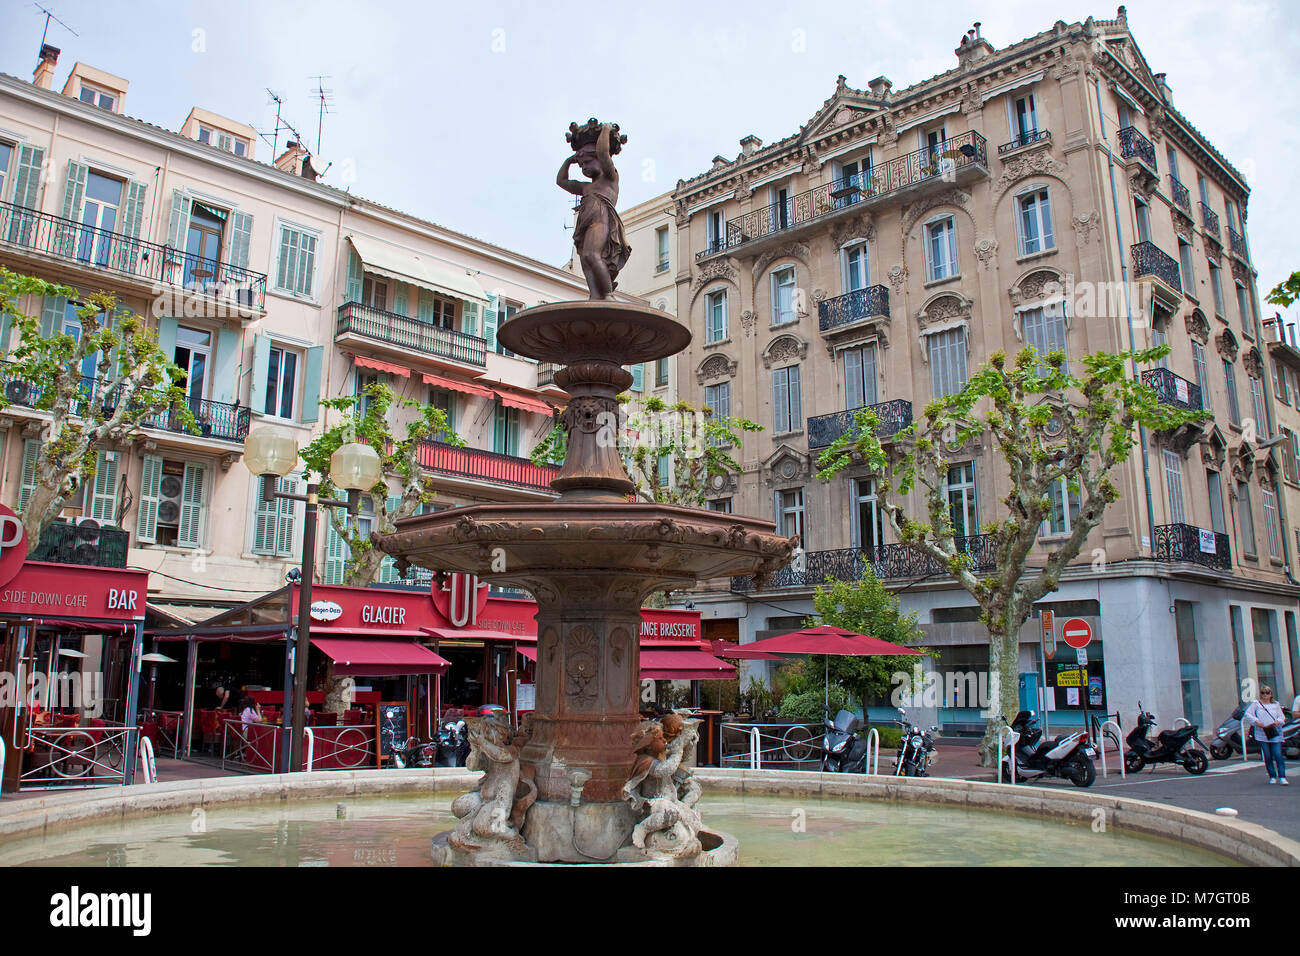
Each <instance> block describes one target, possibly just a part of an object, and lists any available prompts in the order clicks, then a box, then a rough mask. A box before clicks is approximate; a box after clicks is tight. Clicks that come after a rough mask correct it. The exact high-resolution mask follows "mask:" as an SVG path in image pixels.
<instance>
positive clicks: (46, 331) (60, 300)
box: [41, 295, 68, 339]
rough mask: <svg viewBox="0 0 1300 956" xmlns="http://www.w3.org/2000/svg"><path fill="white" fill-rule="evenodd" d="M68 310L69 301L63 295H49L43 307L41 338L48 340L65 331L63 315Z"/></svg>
mask: <svg viewBox="0 0 1300 956" xmlns="http://www.w3.org/2000/svg"><path fill="white" fill-rule="evenodd" d="M67 310H68V300H67V299H66V298H64V297H63V296H61V295H47V296H45V301H44V303H43V304H42V305H41V338H43V339H48V338H49V337H50V336H52V335H54V334H55V333H56V332H62V331H63V315H64V313H65V312H67Z"/></svg>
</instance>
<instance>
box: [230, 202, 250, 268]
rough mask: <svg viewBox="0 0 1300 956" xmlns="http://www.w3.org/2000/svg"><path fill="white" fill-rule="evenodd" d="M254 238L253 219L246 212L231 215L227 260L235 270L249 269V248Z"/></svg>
mask: <svg viewBox="0 0 1300 956" xmlns="http://www.w3.org/2000/svg"><path fill="white" fill-rule="evenodd" d="M252 237H253V217H252V216H250V215H249V214H248V213H246V212H232V213H231V214H230V251H229V252H228V253H227V254H226V258H227V261H228V262H229V263H230V264H231V265H232V266H234V267H235V268H237V269H247V268H248V246H249V243H250V242H251V241H252ZM241 278H242V277H241Z"/></svg>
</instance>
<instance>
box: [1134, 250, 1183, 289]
mask: <svg viewBox="0 0 1300 956" xmlns="http://www.w3.org/2000/svg"><path fill="white" fill-rule="evenodd" d="M1133 274H1134V276H1136V277H1141V276H1155V277H1156V278H1157V279H1159V280H1160V281H1161V282H1163V283H1164V284H1165V285H1167V286H1169V288H1171V289H1173V290H1174V291H1175V292H1182V291H1183V284H1182V280H1181V279H1180V278H1179V275H1178V261H1177V260H1176V259H1175V258H1174V257H1173V256H1171V255H1169V254H1168V253H1167V252H1165V251H1164V250H1163V249H1161V248H1160V247H1159V246H1157V245H1156V244H1155V243H1154V242H1135V243H1133Z"/></svg>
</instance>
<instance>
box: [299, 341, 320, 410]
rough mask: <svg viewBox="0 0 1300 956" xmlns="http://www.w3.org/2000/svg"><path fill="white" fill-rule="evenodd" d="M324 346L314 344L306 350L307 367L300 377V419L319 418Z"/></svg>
mask: <svg viewBox="0 0 1300 956" xmlns="http://www.w3.org/2000/svg"><path fill="white" fill-rule="evenodd" d="M324 355H325V346H323V345H315V346H312V347H311V348H309V349H308V350H307V363H306V365H307V367H306V370H305V371H304V372H303V377H302V389H303V391H302V420H303V421H304V422H314V421H316V420H317V419H318V418H320V378H321V363H322V362H323V360H324Z"/></svg>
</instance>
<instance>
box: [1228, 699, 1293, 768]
mask: <svg viewBox="0 0 1300 956" xmlns="http://www.w3.org/2000/svg"><path fill="white" fill-rule="evenodd" d="M1249 706H1250V704H1249V703H1241V704H1238V705H1237V706H1236V707H1234V708H1233V710H1232V713H1231V714H1230V715H1229V716H1228V717H1227V718H1226V719H1225V720H1224V721H1223V723H1221V724H1219V726H1218V727H1217V728H1215V731H1214V737H1213V738H1212V739H1211V740H1210V756H1211V757H1213V758H1214V759H1215V760H1227V759H1228V758H1229V757H1231V756H1232V755H1233V754H1237V755H1240V754H1241V716H1242V714H1244V713H1245V712H1246V708H1247V707H1249ZM1282 716H1283V718H1284V722H1283V724H1282V753H1283V754H1284V755H1285V756H1286V759H1287V760H1300V717H1297V715H1296V714H1295V712H1294V711H1292V710H1288V709H1287V708H1285V707H1283V708H1282ZM1247 736H1248V737H1249V739H1248V740H1247V741H1246V753H1247V754H1257V753H1259V741H1257V740H1256V739H1255V734H1254V732H1253V731H1252V732H1251V733H1250V734H1248V735H1247Z"/></svg>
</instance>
